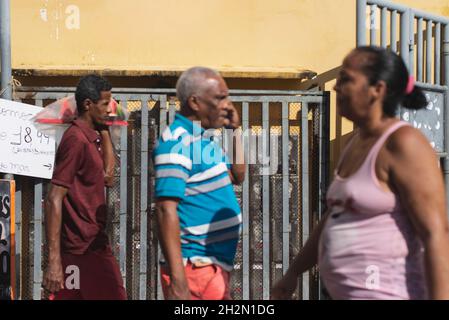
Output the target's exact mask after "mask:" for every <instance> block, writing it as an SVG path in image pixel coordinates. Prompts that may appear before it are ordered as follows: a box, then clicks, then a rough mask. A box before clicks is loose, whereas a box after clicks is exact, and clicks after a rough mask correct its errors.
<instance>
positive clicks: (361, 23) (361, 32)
mask: <svg viewBox="0 0 449 320" xmlns="http://www.w3.org/2000/svg"><path fill="white" fill-rule="evenodd" d="M356 24H357V26H356V29H357V38H356V45H357V47H359V46H363V45H366V30H365V24H366V0H357V18H356Z"/></svg>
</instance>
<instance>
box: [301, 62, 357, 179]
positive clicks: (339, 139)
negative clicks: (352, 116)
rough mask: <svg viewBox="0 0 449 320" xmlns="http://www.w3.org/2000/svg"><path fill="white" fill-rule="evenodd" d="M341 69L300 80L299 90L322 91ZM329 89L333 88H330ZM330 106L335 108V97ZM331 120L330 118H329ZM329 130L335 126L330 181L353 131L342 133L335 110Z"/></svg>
mask: <svg viewBox="0 0 449 320" xmlns="http://www.w3.org/2000/svg"><path fill="white" fill-rule="evenodd" d="M340 70H341V66H338V67H335V68H333V69H330V70H328V71H325V72H323V73H321V74H319V75H317V76H316V77H315V78H313V79H310V80H307V81H304V82H301V84H300V85H299V90H320V91H324V90H325V87H326V84H328V83H329V82H332V81H335V80H336V79H337V76H338V73H339V72H340ZM331 90H333V89H332V88H331ZM330 108H331V109H334V110H335V109H336V105H335V99H332V100H331V101H330ZM331 122H332V118H331ZM330 127H331V130H332V129H333V128H335V138H334V139H332V140H331V141H330V150H329V152H330V159H329V161H330V163H329V175H330V177H329V178H330V181H332V178H333V172H334V169H335V166H336V165H337V163H338V159H339V158H340V154H341V152H342V150H343V148H344V147H345V145H346V143H347V142H348V140H349V139H350V138H351V137H352V134H353V132H352V131H351V132H349V133H347V134H343V119H342V117H341V116H340V115H339V114H338V113H337V112H336V116H335V122H334V123H330Z"/></svg>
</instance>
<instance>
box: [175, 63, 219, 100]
mask: <svg viewBox="0 0 449 320" xmlns="http://www.w3.org/2000/svg"><path fill="white" fill-rule="evenodd" d="M211 77H220V74H219V73H218V71H216V70H214V69H211V68H207V67H192V68H190V69H187V70H186V71H184V72H183V73H182V74H181V76H180V77H179V79H178V82H176V96H177V97H178V99H179V102H180V103H181V108H185V107H186V106H187V105H188V99H189V98H190V97H191V96H192V95H194V94H199V93H201V91H202V90H203V89H204V82H205V81H204V80H206V79H208V78H211Z"/></svg>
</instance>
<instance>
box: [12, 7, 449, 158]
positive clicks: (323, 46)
mask: <svg viewBox="0 0 449 320" xmlns="http://www.w3.org/2000/svg"><path fill="white" fill-rule="evenodd" d="M396 2H397V3H401V4H404V5H408V6H411V7H414V8H418V9H421V10H424V11H429V12H432V13H434V14H438V15H445V16H449V2H448V0H400V1H396ZM74 6H75V7H74ZM74 9H75V11H74ZM76 9H79V20H77V19H76V18H77V11H76ZM355 11H356V1H355V0H127V1H124V0H11V19H12V26H11V28H12V36H11V41H12V63H13V68H15V69H34V70H52V69H53V70H62V71H64V70H66V71H65V72H67V74H70V72H69V70H85V69H87V70H106V69H108V70H118V71H124V72H125V73H124V75H126V71H127V70H128V71H129V70H133V71H134V72H137V73H139V72H141V73H140V74H141V75H145V74H146V73H148V72H149V71H153V72H154V71H156V72H157V71H160V72H161V74H162V75H164V73H163V72H164V71H179V70H183V69H185V68H186V67H189V66H192V65H207V66H211V67H215V68H217V69H219V70H221V71H235V72H237V73H238V72H246V73H252V72H265V76H267V77H284V78H289V77H290V78H295V77H296V76H295V74H297V73H298V72H300V71H301V70H304V69H308V70H313V71H315V72H317V73H318V74H321V73H323V72H326V71H328V70H332V69H334V68H336V67H337V66H339V65H340V63H341V60H342V59H343V57H344V55H345V54H346V53H347V52H348V51H350V50H351V49H352V48H353V47H354V46H355V23H356V22H355V19H356V18H355ZM78 22H79V25H78ZM333 84H334V82H333V81H330V82H328V83H327V84H326V86H325V89H326V90H331V89H332V86H333ZM331 101H335V100H334V95H333V94H332V96H331ZM331 123H332V124H333V126H332V127H331V139H332V140H335V141H334V150H336V151H335V152H338V150H339V149H340V145H341V143H342V142H343V140H344V139H343V140H342V139H341V137H342V136H344V135H345V134H347V133H348V132H350V131H351V130H352V126H351V124H350V123H348V122H345V121H343V122H341V121H339V119H337V117H336V114H335V108H334V107H333V108H331ZM334 157H335V154H334ZM334 157H333V158H334Z"/></svg>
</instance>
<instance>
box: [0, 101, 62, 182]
mask: <svg viewBox="0 0 449 320" xmlns="http://www.w3.org/2000/svg"><path fill="white" fill-rule="evenodd" d="M39 111H42V108H40V107H36V106H32V105H29V104H25V103H19V102H15V101H10V100H5V99H0V172H4V173H12V174H19V175H24V176H31V177H38V178H45V179H51V176H52V173H53V165H54V160H55V140H54V138H53V137H52V136H49V135H47V134H44V133H42V132H40V131H39V130H38V129H37V128H36V126H35V123H34V122H33V121H32V120H31V118H32V117H33V116H34V115H36V114H37V113H38V112H39Z"/></svg>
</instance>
